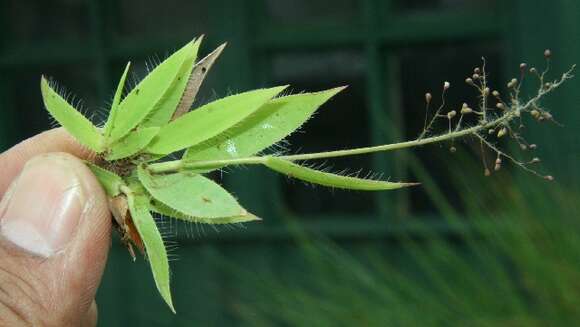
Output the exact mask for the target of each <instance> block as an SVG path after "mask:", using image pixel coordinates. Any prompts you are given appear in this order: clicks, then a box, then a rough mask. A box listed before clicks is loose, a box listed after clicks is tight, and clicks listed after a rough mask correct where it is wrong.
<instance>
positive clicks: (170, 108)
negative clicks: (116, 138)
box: [141, 37, 202, 126]
mask: <svg viewBox="0 0 580 327" xmlns="http://www.w3.org/2000/svg"><path fill="white" fill-rule="evenodd" d="M201 40H202V37H200V38H198V39H196V40H195V42H194V43H193V45H192V49H191V50H190V52H189V53H188V55H187V56H186V58H185V60H184V62H183V64H182V66H181V68H180V69H179V72H178V73H177V76H176V77H175V79H174V81H173V83H172V84H171V86H170V87H169V88H168V89H167V90H166V91H165V93H164V94H163V97H162V98H161V99H160V100H159V102H158V103H157V105H156V106H155V108H154V109H153V110H152V111H151V113H150V114H149V115H148V116H147V118H146V119H145V120H144V121H143V123H142V124H141V125H142V126H162V125H165V124H167V123H168V122H169V121H170V120H171V118H172V117H173V115H174V113H175V112H176V110H177V108H178V106H179V103H180V102H181V99H182V97H183V94H184V93H185V92H186V88H187V85H188V81H189V80H190V76H191V75H192V74H193V69H194V64H195V60H196V59H197V53H198V51H199V47H200V45H201Z"/></svg>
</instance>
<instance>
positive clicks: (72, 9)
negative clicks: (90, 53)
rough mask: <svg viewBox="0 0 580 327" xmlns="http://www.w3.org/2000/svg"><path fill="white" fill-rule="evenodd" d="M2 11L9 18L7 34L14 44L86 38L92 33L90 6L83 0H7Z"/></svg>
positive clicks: (4, 16)
mask: <svg viewBox="0 0 580 327" xmlns="http://www.w3.org/2000/svg"><path fill="white" fill-rule="evenodd" d="M2 14H3V18H4V19H6V20H9V21H10V22H9V23H8V24H6V25H7V26H8V27H9V33H5V35H6V36H7V37H8V39H9V40H10V41H11V42H14V43H13V44H11V45H12V46H13V45H14V44H17V45H20V44H27V43H31V42H38V41H41V42H46V41H49V40H59V41H60V40H67V41H71V40H78V41H86V40H85V38H86V37H87V36H88V35H89V24H88V21H89V18H88V6H87V5H86V2H85V1H81V0H57V1H31V0H23V1H8V4H7V5H6V12H4V13H2ZM7 43H8V42H7Z"/></svg>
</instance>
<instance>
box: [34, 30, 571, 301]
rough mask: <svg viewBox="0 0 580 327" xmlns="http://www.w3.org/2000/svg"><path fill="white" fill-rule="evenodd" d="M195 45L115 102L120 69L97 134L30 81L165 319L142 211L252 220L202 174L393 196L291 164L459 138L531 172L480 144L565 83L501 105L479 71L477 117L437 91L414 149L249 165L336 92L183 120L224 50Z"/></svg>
mask: <svg viewBox="0 0 580 327" xmlns="http://www.w3.org/2000/svg"><path fill="white" fill-rule="evenodd" d="M201 40H202V38H198V39H196V40H193V41H191V42H189V43H188V44H186V45H185V46H184V47H183V48H181V49H180V50H178V51H176V52H175V53H174V54H172V55H171V56H170V57H169V58H167V59H166V60H165V61H163V62H162V63H160V64H159V65H158V66H157V67H156V68H155V69H153V70H152V71H151V72H150V73H149V74H148V75H147V76H146V77H145V78H144V79H143V80H142V81H141V82H140V83H139V84H137V85H136V86H135V87H134V88H133V89H132V90H131V91H130V92H128V93H127V94H126V95H123V94H124V89H125V80H126V78H127V74H128V72H129V68H130V63H129V64H127V67H126V68H125V71H124V72H123V75H122V76H121V80H120V82H119V85H118V87H117V90H116V92H115V96H114V98H113V102H112V105H111V109H110V114H109V118H108V120H107V121H106V123H105V124H104V126H103V127H97V126H95V125H94V124H93V123H92V122H91V121H89V120H88V119H87V118H85V117H84V116H83V115H82V114H81V113H79V112H78V111H77V110H76V109H75V108H74V107H73V106H72V105H71V104H70V103H69V102H67V100H66V99H65V98H63V97H62V96H61V95H60V94H59V93H58V92H57V91H55V88H54V84H51V83H49V81H48V80H47V79H46V78H44V77H43V78H42V80H41V90H42V95H43V98H44V103H45V106H46V108H47V110H48V111H49V112H50V114H51V115H52V116H53V117H54V118H55V119H56V120H57V121H58V122H59V123H60V124H61V125H62V126H63V127H64V128H65V129H66V130H67V131H68V132H69V133H70V134H72V135H73V136H74V137H75V138H76V139H77V140H78V142H79V143H81V144H83V145H84V146H86V147H88V148H90V149H91V150H93V151H94V152H95V153H97V159H96V160H95V161H94V162H90V163H87V165H88V166H89V167H90V168H91V169H92V171H93V172H94V173H95V175H96V176H97V178H98V179H99V180H100V182H101V183H102V185H103V187H104V189H105V190H106V192H107V194H108V196H109V197H110V203H111V205H110V207H111V212H112V214H113V216H114V218H115V222H116V224H117V225H118V229H119V231H120V232H121V235H122V237H123V240H124V241H125V242H126V243H127V245H128V248H129V251H130V252H131V254H132V255H133V258H134V257H135V255H134V252H133V246H136V247H137V248H138V249H140V250H141V251H142V252H144V253H146V254H147V257H148V259H149V262H150V265H151V269H152V271H153V276H154V279H155V283H156V286H157V288H158V290H159V292H160V293H161V296H162V297H163V299H164V300H165V301H166V302H167V304H168V305H169V306H170V308H171V309H172V310H173V304H172V300H171V294H170V286H169V264H168V260H167V251H166V248H165V245H164V242H163V238H162V236H161V234H160V233H159V231H158V229H157V226H156V224H155V220H154V218H153V216H152V214H151V212H152V211H153V212H157V213H160V214H163V215H166V216H169V217H173V218H175V219H180V220H185V221H189V222H199V223H205V224H231V223H242V222H249V221H255V220H259V218H257V217H256V216H254V215H252V214H251V213H249V212H248V211H246V210H245V209H244V208H243V207H242V206H241V205H240V204H239V203H238V202H237V201H236V199H235V198H234V197H233V196H232V195H230V194H229V193H228V192H227V191H226V190H224V189H223V188H222V187H221V186H219V185H218V184H216V183H215V182H213V181H212V180H211V179H208V178H207V177H205V176H204V174H207V173H209V172H211V171H214V170H217V169H221V168H224V167H227V166H237V165H263V166H265V167H267V168H269V169H272V170H274V171H277V172H279V173H282V174H285V175H288V176H290V177H293V178H297V179H301V180H304V181H306V182H309V183H314V184H320V185H324V186H329V187H335V188H344V189H354V190H393V189H398V188H402V187H408V186H412V185H416V183H402V182H389V181H380V180H372V179H366V178H359V177H356V176H344V175H339V174H332V173H329V172H325V171H320V170H316V169H312V168H309V167H306V166H304V165H301V164H298V163H296V162H299V161H305V160H315V159H324V158H333V157H340V156H350V155H358V154H365V153H373V152H379V151H392V150H397V149H403V148H409V147H417V146H421V145H426V144H431V143H436V142H445V141H453V140H455V139H458V138H462V137H465V136H475V137H477V138H478V139H479V140H480V142H481V143H482V145H484V144H485V145H487V146H488V147H490V148H491V149H493V150H494V151H496V152H497V156H498V157H497V160H496V169H499V166H500V165H501V159H500V157H506V158H509V159H512V160H513V161H514V162H515V163H516V164H518V165H520V166H521V167H523V168H524V169H526V170H529V171H532V172H534V173H536V172H535V171H534V170H531V169H530V168H528V165H527V164H525V163H521V162H519V161H516V160H515V159H514V158H513V157H511V156H509V155H508V154H506V153H504V152H502V151H500V150H499V148H498V147H497V146H496V145H494V144H493V141H491V140H489V137H488V136H487V134H488V133H489V134H495V135H497V137H498V138H499V137H502V136H503V135H504V134H507V133H510V134H511V135H512V136H513V137H514V138H515V139H516V140H518V141H520V142H521V137H520V136H519V135H518V134H517V132H516V129H515V128H514V129H512V127H511V126H512V125H513V124H514V121H518V122H519V118H520V117H521V116H522V114H524V113H530V114H531V115H532V117H534V118H536V119H540V118H541V119H544V120H547V119H551V115H550V114H549V113H548V112H547V111H545V110H543V109H541V107H540V105H539V101H540V99H541V98H543V97H544V96H545V95H546V94H547V93H549V92H551V91H552V90H554V89H555V88H557V87H559V86H560V85H561V84H562V83H563V82H564V81H566V80H567V79H568V78H570V77H571V75H570V72H567V73H565V74H563V75H562V77H561V79H559V80H556V81H553V82H550V83H544V75H545V72H544V73H542V74H541V75H538V76H539V77H540V82H541V87H540V88H539V91H538V93H537V94H536V95H535V96H534V97H532V98H531V99H529V100H527V101H525V102H524V101H522V100H521V99H520V97H519V90H520V83H518V82H517V81H511V82H510V84H509V85H508V87H509V88H510V90H511V93H510V96H509V99H506V100H505V101H507V102H504V100H503V99H502V98H501V96H500V95H499V93H497V91H494V92H491V91H490V88H489V87H488V85H487V82H486V73H485V62H484V66H483V67H482V68H476V70H475V72H474V75H473V77H472V78H469V79H468V80H467V83H469V84H471V85H473V86H474V87H476V89H477V90H478V92H479V93H480V101H479V103H478V106H477V108H478V109H472V108H470V107H469V106H468V105H467V104H464V105H463V106H462V107H461V109H460V111H459V113H458V112H457V111H456V110H451V111H449V112H447V113H443V110H446V107H445V93H446V92H447V91H448V90H449V88H450V84H449V83H448V82H445V83H444V85H443V93H442V100H443V101H442V104H441V106H439V108H438V109H437V110H436V112H435V113H434V114H433V115H431V116H432V118H431V119H430V122H429V123H428V124H427V119H426V121H425V122H426V123H425V129H424V131H423V133H422V134H421V135H420V136H419V138H417V139H416V140H413V141H407V142H401V143H395V144H387V145H379V146H372V147H365V148H357V149H349V150H338V151H330V152H320V153H309V154H295V155H282V154H277V153H271V154H267V155H257V154H259V153H262V152H263V151H265V150H267V149H268V147H270V146H272V145H274V144H276V143H277V142H279V141H281V140H283V139H284V138H285V137H286V136H288V135H289V134H290V133H292V132H293V131H294V130H296V129H297V128H299V127H300V126H302V124H304V123H305V122H306V121H307V120H308V119H309V118H310V116H311V115H312V114H313V113H314V112H315V111H316V109H317V108H318V107H320V106H321V105H322V104H323V103H324V102H326V101H327V100H329V99H330V98H331V97H332V96H334V95H335V94H336V93H338V92H340V91H341V90H343V89H344V87H339V88H334V89H330V90H326V91H321V92H315V93H301V94H296V95H284V96H280V94H281V92H283V91H284V90H285V89H286V87H287V86H278V87H273V88H267V89H259V90H254V91H248V92H244V93H240V94H235V95H231V96H228V97H225V98H222V99H219V100H216V101H213V102H210V103H208V104H205V105H203V106H201V107H198V108H196V109H195V110H192V111H189V109H190V107H191V106H192V104H193V102H194V100H195V97H196V94H197V91H198V89H199V87H200V85H201V83H202V82H203V80H204V77H205V76H206V74H207V72H208V71H209V69H210V68H211V66H212V65H213V63H214V61H215V60H216V58H217V57H218V56H219V54H220V53H221V52H222V50H223V48H224V45H222V46H220V47H218V48H217V49H216V50H215V51H213V52H212V53H210V54H209V55H208V56H207V57H205V58H203V59H202V60H200V61H199V62H197V63H196V58H197V53H198V49H199V46H200V44H201ZM547 57H549V56H547ZM523 68H525V67H523ZM522 72H523V70H522ZM491 96H493V97H495V99H496V101H497V106H496V107H495V108H489V106H488V102H489V100H488V99H489V98H490V97H491ZM426 102H427V109H428V111H429V106H430V104H431V102H432V96H431V94H429V93H427V94H426ZM428 116H429V115H428ZM470 116H471V117H477V119H475V120H472V122H471V124H472V125H471V126H467V125H466V121H467V120H468V117H470ZM456 117H459V119H458V120H457V119H456ZM464 117H465V118H464ZM439 119H446V120H447V121H448V123H449V130H448V132H446V133H443V134H439V135H432V134H431V130H432V126H433V124H434V123H435V122H436V121H438V120H439ZM182 150H185V152H184V153H183V155H182V157H181V159H178V160H165V158H167V156H169V155H171V154H173V153H175V152H179V151H182ZM486 171H487V170H486ZM536 174H537V173H536ZM544 177H545V178H547V179H552V177H550V176H544Z"/></svg>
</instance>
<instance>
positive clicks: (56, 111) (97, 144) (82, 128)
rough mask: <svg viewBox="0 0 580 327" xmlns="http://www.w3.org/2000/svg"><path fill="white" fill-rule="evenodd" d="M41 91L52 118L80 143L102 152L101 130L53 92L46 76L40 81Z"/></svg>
mask: <svg viewBox="0 0 580 327" xmlns="http://www.w3.org/2000/svg"><path fill="white" fill-rule="evenodd" d="M40 89H41V91H42V98H43V100H44V105H45V106H46V109H47V110H48V112H50V114H51V115H52V117H54V119H56V121H58V122H59V124H61V125H62V126H63V127H64V128H65V129H66V130H67V131H68V132H69V133H70V134H71V135H72V136H74V138H75V139H76V140H77V141H78V142H79V143H81V144H82V145H85V146H87V147H88V148H90V149H91V150H93V151H95V152H102V151H103V148H104V141H103V140H104V138H103V136H102V135H101V133H100V131H99V129H98V128H97V127H96V126H95V125H93V123H91V122H90V121H89V120H88V119H87V118H86V117H85V116H83V115H82V114H81V113H80V112H78V111H77V110H76V109H75V108H74V107H73V106H72V105H70V104H69V103H68V102H67V101H66V100H65V99H63V98H62V97H61V96H60V95H59V94H58V93H57V92H56V91H55V90H53V89H52V88H51V87H50V85H49V83H48V81H47V80H46V78H44V76H43V77H42V78H41V81H40Z"/></svg>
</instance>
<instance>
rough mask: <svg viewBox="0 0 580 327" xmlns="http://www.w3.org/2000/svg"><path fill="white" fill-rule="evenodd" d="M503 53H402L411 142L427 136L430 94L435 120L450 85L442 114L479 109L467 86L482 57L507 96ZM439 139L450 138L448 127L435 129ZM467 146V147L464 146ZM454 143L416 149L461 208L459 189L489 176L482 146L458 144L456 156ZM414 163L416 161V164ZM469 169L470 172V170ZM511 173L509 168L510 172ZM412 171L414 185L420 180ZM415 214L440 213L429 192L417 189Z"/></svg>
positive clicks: (465, 49)
mask: <svg viewBox="0 0 580 327" xmlns="http://www.w3.org/2000/svg"><path fill="white" fill-rule="evenodd" d="M499 51H500V49H499V47H498V45H497V44H495V43H478V44H465V45H442V46H425V47H413V48H407V49H400V50H398V51H396V58H397V60H398V62H399V71H400V77H399V78H400V83H401V90H402V91H401V92H402V93H401V106H402V108H404V111H403V115H404V120H405V126H404V127H405V131H406V139H415V138H417V136H418V135H419V134H420V133H421V132H422V130H423V126H424V122H425V120H424V118H425V96H424V95H425V92H430V93H432V94H433V101H432V105H431V110H430V112H431V114H433V112H434V111H435V110H436V109H437V107H439V106H440V104H441V90H442V86H443V82H444V81H449V82H450V83H451V88H450V89H449V91H448V92H447V94H446V97H445V102H446V106H445V109H443V111H442V112H444V113H446V112H448V111H450V110H453V109H455V110H459V108H461V105H462V103H464V102H467V103H468V104H469V105H470V106H471V107H473V108H477V101H478V100H477V92H476V90H475V89H474V88H473V87H471V86H469V85H467V84H466V83H465V78H466V77H468V76H471V74H473V69H474V67H476V66H481V63H482V60H481V57H482V56H484V57H485V58H486V63H487V65H486V67H487V72H488V76H489V78H488V82H489V83H490V86H491V88H492V89H495V88H498V89H500V91H501V90H502V86H503V85H504V83H500V81H502V80H503V79H502V78H501V64H500V61H499V59H500V52H499ZM475 123H476V121H475V120H471V121H470V120H464V121H463V126H467V125H473V124H475ZM432 130H433V133H434V134H438V133H439V134H440V133H445V132H446V131H447V130H448V123H447V121H445V120H440V123H439V124H436V125H434V127H433V129H432ZM464 141H467V142H464ZM451 146H452V144H451V143H449V142H448V143H445V144H443V143H441V144H439V145H431V146H426V147H421V148H420V149H415V150H414V152H413V153H414V154H415V155H416V156H417V157H418V159H419V161H420V162H421V164H422V165H423V167H425V169H426V170H427V172H428V173H429V174H430V175H432V177H433V178H434V179H435V182H436V183H437V185H438V187H439V188H440V189H441V191H442V192H443V195H444V196H445V197H446V199H447V200H448V201H450V202H451V203H453V204H457V203H461V201H460V200H461V199H460V195H461V192H462V191H461V189H459V186H458V185H457V183H458V182H459V181H460V180H461V179H462V177H463V176H466V175H468V174H471V173H476V174H478V173H481V174H483V170H484V168H483V164H482V162H481V161H482V158H481V149H480V146H479V142H477V141H473V140H461V141H457V142H455V143H454V144H453V146H454V147H455V148H457V151H456V152H455V153H451V152H450V151H449V148H450V147H451ZM486 155H487V160H488V164H489V165H491V164H492V162H493V160H494V159H495V157H494V156H493V154H491V153H489V152H487V153H486ZM411 160H412V159H411ZM465 165H469V166H465ZM506 168H507V167H506ZM417 179H418V178H417V177H415V174H414V173H413V171H411V177H410V180H417ZM410 191H411V203H412V210H413V211H414V212H415V213H423V214H427V213H432V212H433V210H434V208H435V207H436V206H435V205H434V203H433V202H432V201H431V197H430V196H429V195H428V193H427V190H426V189H425V188H424V187H415V188H412V189H411V190H410Z"/></svg>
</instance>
